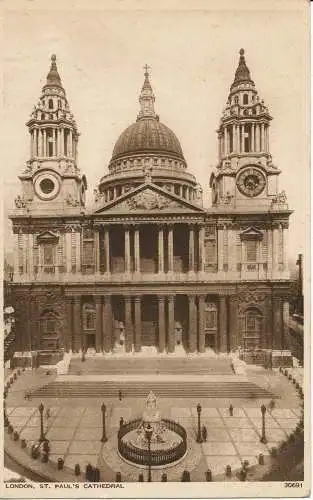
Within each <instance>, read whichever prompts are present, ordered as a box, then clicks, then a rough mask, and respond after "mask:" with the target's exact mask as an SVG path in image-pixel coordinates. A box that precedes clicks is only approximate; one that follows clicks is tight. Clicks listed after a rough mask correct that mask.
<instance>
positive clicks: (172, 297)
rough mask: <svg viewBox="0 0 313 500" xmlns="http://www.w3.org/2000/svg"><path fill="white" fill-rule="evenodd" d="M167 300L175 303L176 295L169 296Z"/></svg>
mask: <svg viewBox="0 0 313 500" xmlns="http://www.w3.org/2000/svg"><path fill="white" fill-rule="evenodd" d="M167 298H168V301H169V302H174V299H175V295H174V294H170V295H167Z"/></svg>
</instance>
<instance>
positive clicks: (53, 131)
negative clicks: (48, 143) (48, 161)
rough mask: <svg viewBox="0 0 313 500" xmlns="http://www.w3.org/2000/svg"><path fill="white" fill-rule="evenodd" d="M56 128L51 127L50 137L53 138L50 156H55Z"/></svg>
mask: <svg viewBox="0 0 313 500" xmlns="http://www.w3.org/2000/svg"><path fill="white" fill-rule="evenodd" d="M56 132H57V131H56V129H55V128H53V129H52V139H53V142H52V156H56V154H57V153H56V149H57V134H56Z"/></svg>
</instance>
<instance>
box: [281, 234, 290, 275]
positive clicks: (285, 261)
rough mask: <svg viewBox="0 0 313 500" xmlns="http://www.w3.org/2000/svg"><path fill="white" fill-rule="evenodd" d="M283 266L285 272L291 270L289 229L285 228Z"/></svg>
mask: <svg viewBox="0 0 313 500" xmlns="http://www.w3.org/2000/svg"><path fill="white" fill-rule="evenodd" d="M282 231H283V265H284V271H285V272H287V271H288V269H289V265H288V236H289V234H288V227H283V229H282Z"/></svg>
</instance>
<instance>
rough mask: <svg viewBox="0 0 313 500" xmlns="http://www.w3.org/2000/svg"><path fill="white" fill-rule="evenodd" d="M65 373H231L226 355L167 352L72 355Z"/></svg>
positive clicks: (229, 361)
mask: <svg viewBox="0 0 313 500" xmlns="http://www.w3.org/2000/svg"><path fill="white" fill-rule="evenodd" d="M69 373H70V374H73V375H77V374H84V375H88V374H93V375H100V374H101V375H104V374H117V375H130V374H154V375H158V374H162V375H182V374H191V373H193V374H195V375H213V374H214V375H231V374H233V373H234V372H233V370H232V366H231V359H229V358H228V357H217V356H215V357H213V356H212V357H203V358H201V357H197V356H195V357H189V356H185V357H182V358H174V357H171V356H168V357H164V358H158V357H151V358H139V357H137V358H136V357H135V356H131V357H130V358H116V359H114V358H111V359H110V358H107V357H97V356H95V357H87V358H86V360H85V361H83V362H82V361H81V359H80V358H72V360H71V363H70V369H69Z"/></svg>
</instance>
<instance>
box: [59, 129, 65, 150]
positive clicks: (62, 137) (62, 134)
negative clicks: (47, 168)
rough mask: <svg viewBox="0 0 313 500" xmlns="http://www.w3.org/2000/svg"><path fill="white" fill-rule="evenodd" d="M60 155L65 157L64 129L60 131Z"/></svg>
mask: <svg viewBox="0 0 313 500" xmlns="http://www.w3.org/2000/svg"><path fill="white" fill-rule="evenodd" d="M60 155H61V156H64V128H63V127H62V128H61V129H60Z"/></svg>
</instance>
